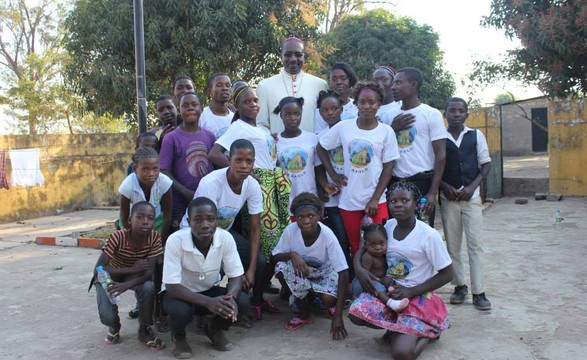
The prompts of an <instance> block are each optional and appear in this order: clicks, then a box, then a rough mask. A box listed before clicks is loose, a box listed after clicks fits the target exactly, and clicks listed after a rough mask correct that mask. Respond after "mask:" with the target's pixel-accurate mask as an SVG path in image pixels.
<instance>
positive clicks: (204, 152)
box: [185, 141, 209, 178]
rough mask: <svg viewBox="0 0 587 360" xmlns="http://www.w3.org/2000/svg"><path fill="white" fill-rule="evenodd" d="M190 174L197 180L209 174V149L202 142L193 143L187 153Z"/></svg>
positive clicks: (186, 158)
mask: <svg viewBox="0 0 587 360" xmlns="http://www.w3.org/2000/svg"><path fill="white" fill-rule="evenodd" d="M185 155H186V157H185V162H186V165H187V168H188V171H189V173H190V174H191V175H192V176H193V177H196V178H202V177H204V176H206V174H208V164H209V162H208V147H207V146H206V145H204V143H202V142H201V141H192V142H191V143H190V146H188V148H187V150H186V152H185Z"/></svg>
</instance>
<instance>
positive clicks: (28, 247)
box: [0, 198, 587, 360]
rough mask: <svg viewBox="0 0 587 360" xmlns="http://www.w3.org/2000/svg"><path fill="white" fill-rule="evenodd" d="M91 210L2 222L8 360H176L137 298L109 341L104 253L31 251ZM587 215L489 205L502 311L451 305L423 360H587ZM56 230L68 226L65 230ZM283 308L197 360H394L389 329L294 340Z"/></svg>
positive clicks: (578, 202) (571, 204) (0, 355)
mask: <svg viewBox="0 0 587 360" xmlns="http://www.w3.org/2000/svg"><path fill="white" fill-rule="evenodd" d="M556 209H560V210H561V213H562V215H563V217H564V218H565V220H564V221H563V222H562V223H561V224H558V225H556V224H555V223H554V221H553V215H554V211H555V210H556ZM81 213H84V212H79V213H74V215H67V214H64V215H62V216H70V217H69V218H67V219H68V220H67V221H65V222H60V219H63V218H62V217H51V218H46V219H45V220H43V219H37V220H36V221H33V222H26V223H25V224H8V225H3V226H0V245H2V246H1V247H0V248H2V249H3V250H0V278H1V279H2V280H3V285H2V292H1V293H0V304H2V305H1V309H2V311H1V312H0V323H1V324H3V326H2V327H1V328H0V339H2V341H1V342H0V359H60V360H65V359H117V358H124V359H129V360H132V359H172V358H173V356H172V354H171V349H172V344H171V340H170V336H169V333H166V334H161V335H160V336H161V337H162V338H163V339H164V340H165V341H166V342H167V348H166V349H164V350H162V351H158V352H157V351H151V350H148V349H146V348H145V347H144V346H142V345H141V344H139V343H138V341H137V340H136V329H137V322H136V320H129V319H127V318H126V313H127V312H128V310H129V309H130V308H131V307H132V305H133V304H134V299H133V295H132V293H125V294H124V295H123V302H122V305H121V311H122V312H123V316H122V318H123V320H122V323H123V324H122V326H123V327H122V332H121V334H122V342H121V343H120V344H118V345H110V346H108V345H105V343H104V337H105V335H106V328H105V327H104V326H102V325H101V324H100V321H99V319H98V314H97V309H96V300H95V292H94V291H93V290H92V291H91V292H90V293H88V292H87V291H86V290H87V287H88V282H89V280H90V276H91V271H92V267H93V265H94V263H95V261H96V259H97V257H98V254H99V251H98V250H92V249H84V248H64V247H50V246H38V245H35V244H32V243H30V236H31V235H30V233H34V232H35V231H38V229H45V230H43V231H41V232H43V233H44V234H45V235H48V234H47V232H51V231H53V232H54V233H55V232H56V233H59V231H61V232H64V233H69V232H71V231H73V230H72V228H73V229H74V230H80V229H79V228H75V226H72V224H74V223H75V219H74V217H75V216H78V217H79V216H81V215H80V214H81ZM75 214H78V215H75ZM100 214H101V215H100ZM112 214H114V212H110V213H108V212H103V213H99V212H93V213H91V215H89V218H91V220H92V221H94V222H99V220H100V216H102V217H103V220H104V221H106V220H111V219H110V218H109V217H110V216H111V215H112ZM585 214H587V199H586V198H566V199H564V200H563V201H562V202H545V201H540V202H537V201H534V200H532V199H530V202H529V204H527V205H514V199H513V198H503V199H500V200H499V201H498V202H497V203H495V204H493V205H492V206H491V207H490V208H488V209H487V210H486V212H485V223H484V229H485V233H484V235H485V236H484V238H485V243H486V249H487V254H486V291H487V295H488V297H489V299H490V300H491V301H492V303H493V308H492V310H491V311H486V312H480V311H477V310H476V309H475V308H474V307H473V306H472V304H471V298H470V297H468V298H467V300H466V302H465V303H464V304H462V305H458V306H455V305H447V306H448V308H449V312H450V316H451V328H450V329H449V330H448V331H446V332H445V333H444V334H443V335H442V338H441V339H440V341H438V342H436V343H434V344H431V345H430V346H428V347H427V349H426V350H425V351H424V353H423V354H422V356H421V357H420V359H424V360H431V359H455V360H457V359H498V360H499V359H516V360H518V359H583V358H585V355H586V354H587V342H586V341H585V335H584V333H583V325H584V323H585V314H586V310H587V304H586V302H585V294H586V293H587V262H586V261H585V255H587V241H586V239H587V237H586V236H585V234H586V233H587V222H586V221H584V218H585ZM72 216H73V217H72ZM113 218H114V217H112V219H113ZM72 219H74V220H72ZM77 221H78V222H79V223H80V224H81V223H83V221H82V220H79V219H78V220H77ZM31 224H32V225H31ZM27 226H30V227H27ZM58 226H63V227H64V228H67V229H65V230H56V228H57V227H58ZM86 226H87V225H86ZM96 227H97V226H96ZM19 229H20V230H19ZM35 229H36V230H35ZM51 229H53V230H51ZM27 234H28V235H27ZM451 292H452V286H451V285H447V286H445V287H444V288H442V289H440V290H439V291H438V293H439V294H440V296H441V297H442V298H443V299H444V300H445V301H447V302H448V298H449V296H450V293H451ZM274 300H275V301H276V303H277V304H278V305H279V307H280V308H281V309H282V313H281V314H278V315H273V316H272V315H265V316H264V319H263V320H261V321H257V322H255V323H254V327H253V328H252V329H248V330H245V329H241V328H233V329H231V330H230V331H228V333H227V336H228V338H229V339H231V341H233V342H234V343H235V344H236V347H235V349H234V350H233V351H231V352H228V353H222V352H218V351H216V350H214V349H212V347H211V346H210V344H209V342H208V340H207V338H206V337H205V336H204V335H203V334H202V333H200V332H199V331H198V330H196V329H194V328H192V330H191V332H189V333H188V341H189V343H190V344H191V346H192V348H193V350H194V358H195V359H282V360H285V359H288V360H289V359H337V360H345V359H389V358H390V355H389V349H388V348H387V347H386V346H383V345H379V344H378V343H376V342H375V338H377V337H380V336H381V335H382V334H383V332H382V331H376V330H369V329H365V328H359V327H356V326H354V325H352V324H351V323H350V321H348V319H347V318H346V316H345V324H346V327H347V330H348V332H349V338H348V340H346V341H343V342H333V341H332V340H330V337H329V334H328V330H329V325H330V322H329V320H328V319H327V318H326V316H324V315H322V314H317V315H316V316H315V319H314V323H313V324H311V325H309V326H306V327H304V328H302V329H300V330H299V331H296V332H287V331H286V330H285V329H284V327H283V326H284V324H285V322H286V321H287V320H288V319H289V317H290V316H291V314H290V313H289V312H288V308H287V305H286V303H284V302H282V301H280V300H278V299H276V298H275V299H274Z"/></svg>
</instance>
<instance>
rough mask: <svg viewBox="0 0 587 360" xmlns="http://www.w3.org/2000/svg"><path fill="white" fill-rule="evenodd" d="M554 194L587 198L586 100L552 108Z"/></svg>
mask: <svg viewBox="0 0 587 360" xmlns="http://www.w3.org/2000/svg"><path fill="white" fill-rule="evenodd" d="M548 127H549V135H548V142H549V158H550V159H549V165H550V191H551V192H556V193H562V194H563V195H572V196H585V195H587V166H586V164H587V114H586V113H585V100H583V99H580V100H569V101H553V102H551V103H550V104H549V106H548Z"/></svg>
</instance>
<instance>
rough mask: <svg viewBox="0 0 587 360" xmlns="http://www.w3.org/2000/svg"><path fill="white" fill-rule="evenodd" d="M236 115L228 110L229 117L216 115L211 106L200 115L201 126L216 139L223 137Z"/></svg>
mask: <svg viewBox="0 0 587 360" xmlns="http://www.w3.org/2000/svg"><path fill="white" fill-rule="evenodd" d="M233 116H234V113H233V112H232V111H230V110H228V115H216V114H214V113H213V112H212V110H211V109H210V107H209V106H207V107H205V108H204V111H202V115H200V122H199V125H200V127H201V128H203V129H206V130H208V131H209V132H211V133H212V134H214V136H215V137H216V139H218V138H219V137H220V136H222V135H223V134H224V133H225V132H226V130H228V127H229V126H230V122H231V121H232V117H233Z"/></svg>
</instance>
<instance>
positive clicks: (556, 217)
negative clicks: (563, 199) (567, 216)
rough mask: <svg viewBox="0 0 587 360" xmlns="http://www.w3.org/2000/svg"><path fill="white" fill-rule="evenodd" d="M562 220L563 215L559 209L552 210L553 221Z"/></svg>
mask: <svg viewBox="0 0 587 360" xmlns="http://www.w3.org/2000/svg"><path fill="white" fill-rule="evenodd" d="M562 221H563V217H562V215H561V211H560V210H559V209H557V210H555V211H554V222H555V223H559V224H560V223H561V222H562Z"/></svg>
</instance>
